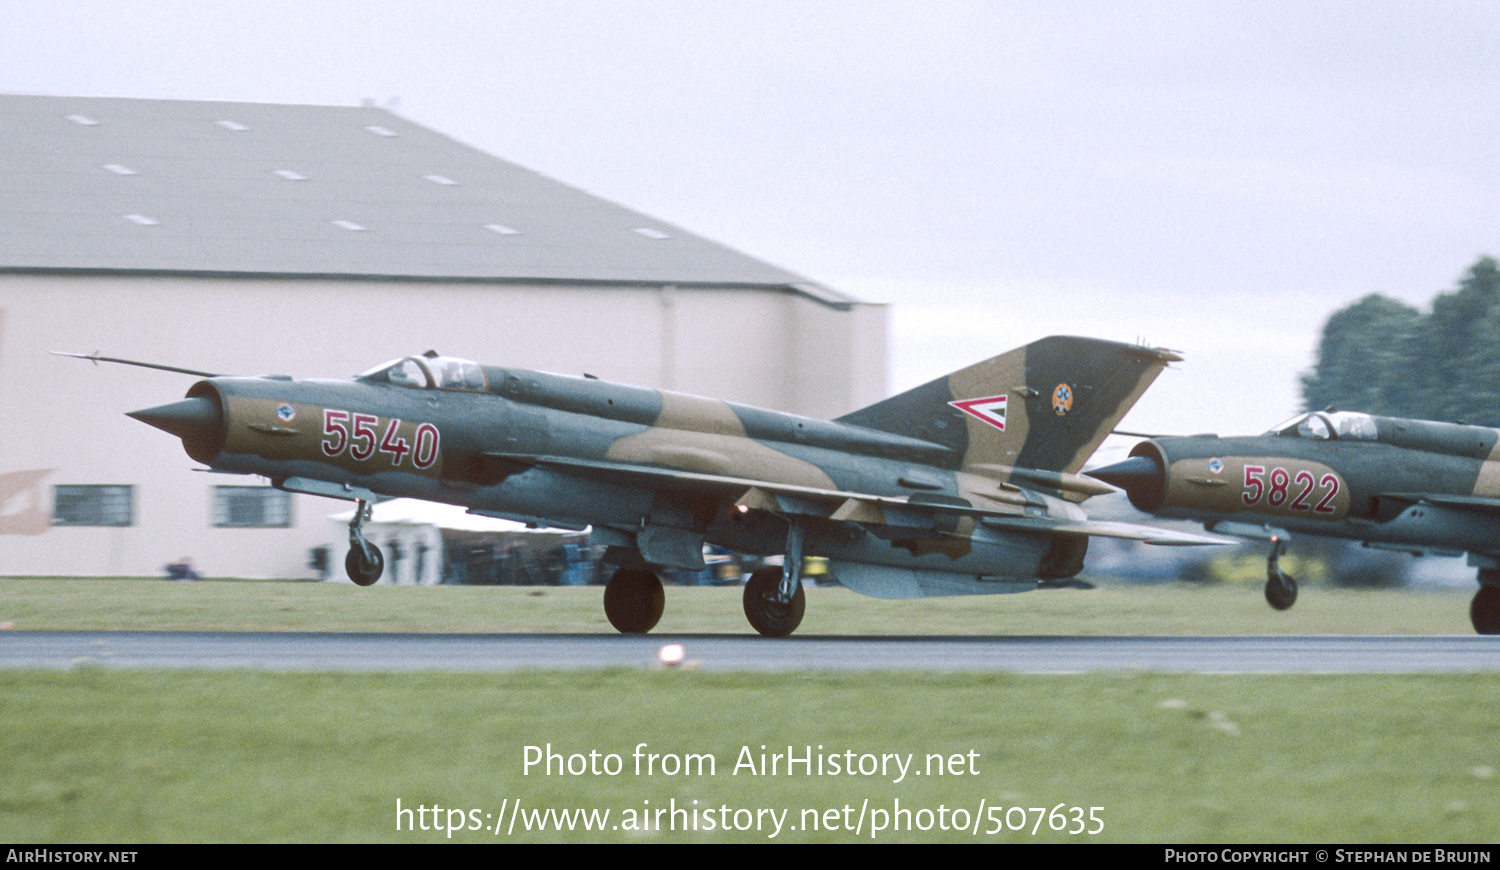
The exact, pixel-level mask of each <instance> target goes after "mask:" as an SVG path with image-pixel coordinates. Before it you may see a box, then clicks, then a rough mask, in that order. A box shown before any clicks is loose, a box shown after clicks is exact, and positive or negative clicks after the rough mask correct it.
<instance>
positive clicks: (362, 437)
mask: <svg viewBox="0 0 1500 870" xmlns="http://www.w3.org/2000/svg"><path fill="white" fill-rule="evenodd" d="M379 422H380V418H379V417H377V416H375V415H374V414H355V415H354V432H353V434H352V435H351V436H350V438H349V455H350V456H353V457H354V458H355V459H358V460H361V461H363V460H366V459H369V458H370V457H371V456H373V455H374V454H375V425H376V424H377V423H379ZM356 441H363V442H364V446H363V447H361V446H359V445H357V444H355V443H354V442H356Z"/></svg>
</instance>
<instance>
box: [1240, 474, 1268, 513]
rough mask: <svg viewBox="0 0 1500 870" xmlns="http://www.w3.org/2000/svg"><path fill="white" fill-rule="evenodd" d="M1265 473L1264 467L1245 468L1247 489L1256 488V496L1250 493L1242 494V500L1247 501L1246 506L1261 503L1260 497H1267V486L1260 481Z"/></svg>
mask: <svg viewBox="0 0 1500 870" xmlns="http://www.w3.org/2000/svg"><path fill="white" fill-rule="evenodd" d="M1265 473H1266V467H1265V466H1264V465H1247V466H1245V488H1246V489H1250V488H1251V487H1254V488H1255V495H1251V494H1250V493H1248V492H1242V493H1240V498H1242V499H1244V500H1245V504H1255V503H1256V502H1258V501H1260V497H1261V496H1262V495H1265V492H1266V485H1265V483H1264V482H1263V481H1262V480H1261V479H1260V476H1261V475H1262V474H1265Z"/></svg>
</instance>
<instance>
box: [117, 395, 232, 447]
mask: <svg viewBox="0 0 1500 870" xmlns="http://www.w3.org/2000/svg"><path fill="white" fill-rule="evenodd" d="M195 389H196V388H195ZM128 416H131V417H134V418H135V419H137V420H140V421H141V422H142V423H145V424H147V425H150V426H155V427H156V428H158V429H160V430H162V431H163V432H169V433H171V434H173V435H176V436H177V437H178V438H181V439H182V448H183V449H184V450H186V451H187V454H188V456H190V457H192V458H193V459H196V460H197V461H199V462H201V463H203V464H204V465H210V466H211V465H213V461H214V457H215V456H217V455H218V453H219V451H220V450H221V449H222V448H223V447H224V410H223V406H222V405H221V403H220V401H219V397H218V395H217V394H216V393H214V392H212V391H210V392H208V393H207V394H202V395H197V396H191V397H189V398H186V399H183V400H182V401H180V402H173V403H172V404H170V405H158V406H156V407H155V408H146V409H144V410H141V411H132V412H130V414H129V415H128Z"/></svg>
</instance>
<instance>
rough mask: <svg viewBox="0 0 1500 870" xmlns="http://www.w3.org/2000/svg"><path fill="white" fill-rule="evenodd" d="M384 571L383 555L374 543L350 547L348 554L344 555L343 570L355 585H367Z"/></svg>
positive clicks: (377, 578)
mask: <svg viewBox="0 0 1500 870" xmlns="http://www.w3.org/2000/svg"><path fill="white" fill-rule="evenodd" d="M384 571H385V556H383V555H381V553H380V548H379V547H377V546H375V545H374V544H368V543H367V544H366V545H365V546H363V547H350V548H349V555H347V556H345V557H344V572H345V573H347V574H348V575H349V579H350V580H353V581H354V582H355V584H356V585H359V586H369V585H371V584H373V583H374V582H375V581H376V580H379V579H380V575H381V573H382V572H384Z"/></svg>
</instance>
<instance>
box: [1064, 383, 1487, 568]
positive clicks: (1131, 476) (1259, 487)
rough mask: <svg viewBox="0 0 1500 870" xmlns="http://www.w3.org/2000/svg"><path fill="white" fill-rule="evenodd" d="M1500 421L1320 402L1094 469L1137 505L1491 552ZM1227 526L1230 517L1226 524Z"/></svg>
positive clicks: (1163, 442)
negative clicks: (1258, 427)
mask: <svg viewBox="0 0 1500 870" xmlns="http://www.w3.org/2000/svg"><path fill="white" fill-rule="evenodd" d="M1497 445H1500V430H1495V429H1489V428H1485V427H1480V426H1467V425H1462V424H1455V423H1439V422H1432V421H1425V420H1408V419H1402V418H1395V417H1376V416H1372V415H1364V414H1350V413H1347V412H1342V413H1341V412H1321V413H1317V414H1309V415H1305V416H1304V417H1301V418H1297V419H1295V420H1293V421H1289V422H1288V423H1287V424H1284V425H1282V426H1279V427H1277V428H1276V429H1273V430H1272V431H1271V432H1268V433H1266V434H1265V435H1260V436H1254V437H1235V438H1219V437H1217V436H1194V437H1182V438H1154V439H1151V440H1149V441H1144V442H1142V443H1140V444H1138V445H1136V447H1135V448H1134V449H1133V450H1132V451H1131V457H1132V459H1130V460H1127V463H1131V464H1132V465H1131V467H1129V468H1127V467H1126V465H1127V463H1120V464H1118V465H1116V466H1112V467H1111V468H1109V469H1100V470H1098V471H1096V472H1094V476H1097V477H1099V478H1100V479H1102V480H1106V481H1109V482H1112V483H1116V484H1118V485H1120V486H1122V487H1124V488H1125V489H1126V491H1127V492H1128V494H1129V496H1130V499H1131V502H1132V503H1133V504H1134V505H1135V506H1136V507H1137V508H1138V509H1140V510H1143V511H1146V512H1148V513H1152V514H1154V515H1156V516H1159V517H1163V518H1173V519H1188V520H1196V521H1200V522H1203V523H1205V524H1206V525H1208V526H1210V527H1214V528H1223V527H1224V526H1225V524H1241V525H1263V526H1266V527H1269V528H1273V529H1283V530H1286V531H1288V532H1300V533H1304V534H1314V535H1323V536H1328V537H1338V538H1348V539H1353V540H1360V541H1367V542H1371V543H1377V544H1384V545H1391V546H1398V547H1410V548H1412V549H1414V550H1421V549H1433V550H1442V551H1469V552H1475V553H1488V554H1494V553H1500V511H1497V510H1496V509H1495V506H1494V505H1495V504H1500V454H1497ZM1231 528H1232V527H1231Z"/></svg>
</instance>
